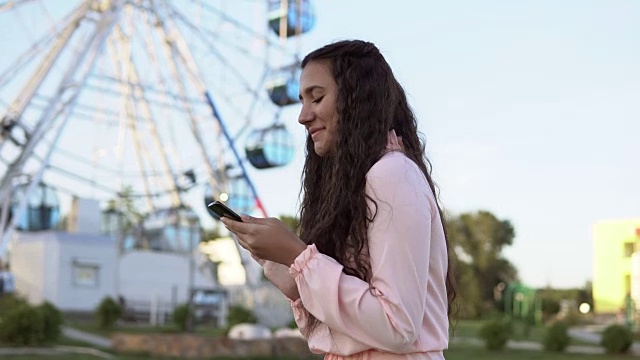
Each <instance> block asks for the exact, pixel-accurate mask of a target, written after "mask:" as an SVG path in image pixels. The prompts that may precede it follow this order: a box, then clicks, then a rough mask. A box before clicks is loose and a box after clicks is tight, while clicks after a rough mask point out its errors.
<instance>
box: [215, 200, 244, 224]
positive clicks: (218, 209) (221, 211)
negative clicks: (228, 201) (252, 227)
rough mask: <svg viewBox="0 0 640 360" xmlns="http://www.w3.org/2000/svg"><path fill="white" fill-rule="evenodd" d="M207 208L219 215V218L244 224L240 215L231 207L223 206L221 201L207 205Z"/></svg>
mask: <svg viewBox="0 0 640 360" xmlns="http://www.w3.org/2000/svg"><path fill="white" fill-rule="evenodd" d="M207 207H208V208H209V210H211V211H213V212H214V213H215V214H216V215H218V216H219V217H223V216H225V217H227V218H229V219H231V220H235V221H240V222H242V219H241V218H240V215H238V214H236V213H235V211H233V210H231V209H229V207H227V205H225V204H223V203H222V202H220V201H217V200H216V201H214V202H212V203H211V204H209V205H207Z"/></svg>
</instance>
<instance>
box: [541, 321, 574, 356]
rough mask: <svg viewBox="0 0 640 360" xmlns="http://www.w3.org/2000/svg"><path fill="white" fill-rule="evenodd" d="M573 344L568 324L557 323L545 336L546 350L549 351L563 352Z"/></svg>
mask: <svg viewBox="0 0 640 360" xmlns="http://www.w3.org/2000/svg"><path fill="white" fill-rule="evenodd" d="M569 342H571V338H570V337H569V327H568V326H567V324H566V323H563V322H557V323H555V324H553V325H551V326H550V327H549V328H548V329H547V332H546V334H545V335H544V340H543V343H544V349H545V350H547V351H556V352H563V351H564V349H566V348H567V346H568V345H569Z"/></svg>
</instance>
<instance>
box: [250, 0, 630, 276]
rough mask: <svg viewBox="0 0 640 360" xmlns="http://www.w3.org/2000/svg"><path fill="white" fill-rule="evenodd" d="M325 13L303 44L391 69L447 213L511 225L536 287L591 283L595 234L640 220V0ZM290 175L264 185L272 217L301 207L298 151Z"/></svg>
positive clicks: (518, 256) (332, 0) (516, 257)
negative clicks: (599, 227) (346, 44)
mask: <svg viewBox="0 0 640 360" xmlns="http://www.w3.org/2000/svg"><path fill="white" fill-rule="evenodd" d="M373 4H376V5H373ZM377 4H379V5H377ZM315 6H316V9H317V13H318V22H317V26H316V28H315V29H314V30H313V32H311V33H310V34H309V35H308V36H306V37H305V38H304V42H303V43H304V48H305V49H308V50H312V49H314V48H317V47H320V46H322V45H324V44H326V43H329V42H332V41H335V40H341V39H351V38H358V39H364V40H367V41H371V42H373V43H375V44H376V45H377V46H378V47H379V48H380V49H381V51H382V53H383V55H384V56H385V57H386V59H387V61H388V62H389V63H390V64H391V67H392V68H393V70H394V72H395V74H396V76H397V77H398V79H399V81H400V83H401V84H402V85H403V86H404V88H405V90H406V92H407V94H408V95H409V101H410V104H411V105H412V107H413V109H414V111H415V113H416V115H417V117H418V119H419V126H420V130H421V131H422V132H423V133H424V135H425V136H426V138H427V155H428V157H429V158H430V160H431V161H432V163H433V177H434V179H435V181H436V183H437V185H438V186H439V188H440V191H441V201H442V203H443V204H444V206H445V207H446V209H447V210H448V211H450V212H452V213H461V212H469V211H478V210H488V211H490V212H492V213H494V214H495V215H496V216H498V217H499V218H500V219H505V220H509V221H511V223H512V224H513V226H514V227H515V231H516V237H515V239H514V244H513V245H512V246H511V247H509V248H507V249H506V250H505V251H504V254H505V256H506V257H507V258H508V259H509V260H510V261H512V262H513V263H514V264H515V265H516V267H517V268H518V270H519V274H520V277H521V279H522V280H523V281H524V282H525V283H527V284H529V285H531V286H535V287H541V286H547V285H550V286H554V287H583V286H584V285H585V283H586V282H587V281H588V280H590V279H591V277H592V256H593V252H592V241H593V238H592V226H593V225H594V224H595V223H597V222H599V221H605V220H610V219H629V218H638V217H640V186H639V185H640V183H639V181H638V179H640V166H639V164H640V161H639V160H640V138H639V135H640V65H639V64H640V22H638V20H637V19H639V18H640V2H637V1H615V0H613V1H611V0H606V1H604V0H603V1H582V0H580V1H518V2H515V1H408V0H404V1H403V0H401V1H394V2H393V3H384V5H383V3H382V2H380V3H374V2H371V1H364V0H363V1H358V0H353V1H342V0H340V1H339V0H324V1H316V2H315ZM293 116H295V115H293ZM301 143H302V140H299V145H300V146H301ZM290 169H291V170H292V171H291V176H292V181H291V182H289V181H287V182H282V181H278V180H277V179H276V178H275V177H274V178H269V179H268V180H262V179H261V180H259V181H258V187H259V191H260V192H261V196H262V197H263V198H264V199H265V202H266V203H267V204H268V208H269V210H270V211H271V212H272V213H274V214H279V213H292V212H294V211H295V209H296V207H295V205H296V204H297V202H296V200H297V192H294V191H292V188H294V189H297V188H299V186H298V185H299V182H296V181H293V180H297V179H298V177H297V176H299V171H300V169H301V158H300V157H298V158H296V162H295V163H294V164H293V165H292V166H291V168H290ZM267 177H268V175H265V178H267Z"/></svg>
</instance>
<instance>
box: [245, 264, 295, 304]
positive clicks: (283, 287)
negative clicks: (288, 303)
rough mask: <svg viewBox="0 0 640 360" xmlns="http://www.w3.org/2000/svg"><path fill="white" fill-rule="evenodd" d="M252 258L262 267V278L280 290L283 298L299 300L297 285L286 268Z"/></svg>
mask: <svg viewBox="0 0 640 360" xmlns="http://www.w3.org/2000/svg"><path fill="white" fill-rule="evenodd" d="M252 256H253V258H254V259H255V260H256V261H257V262H258V264H260V265H261V266H262V270H263V271H264V276H265V277H266V278H267V279H269V281H271V282H272V283H273V285H275V286H276V287H277V288H278V289H280V291H281V292H282V293H283V294H284V296H286V297H288V298H289V299H291V300H297V299H299V298H300V293H299V292H298V285H297V284H296V282H295V280H293V277H291V274H290V273H289V268H288V267H286V266H284V265H282V264H278V263H276V262H273V261H268V260H262V259H260V258H259V257H257V256H255V255H252Z"/></svg>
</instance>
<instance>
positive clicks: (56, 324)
mask: <svg viewBox="0 0 640 360" xmlns="http://www.w3.org/2000/svg"><path fill="white" fill-rule="evenodd" d="M36 310H37V311H39V312H40V315H41V317H42V341H43V342H44V343H50V342H54V341H56V340H58V338H59V337H60V335H61V334H62V328H61V326H62V323H63V321H64V320H63V317H62V313H61V312H60V310H58V308H56V307H55V306H54V305H53V304H51V303H49V302H46V301H45V302H44V303H43V304H42V305H40V306H38V307H37V308H36Z"/></svg>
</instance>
